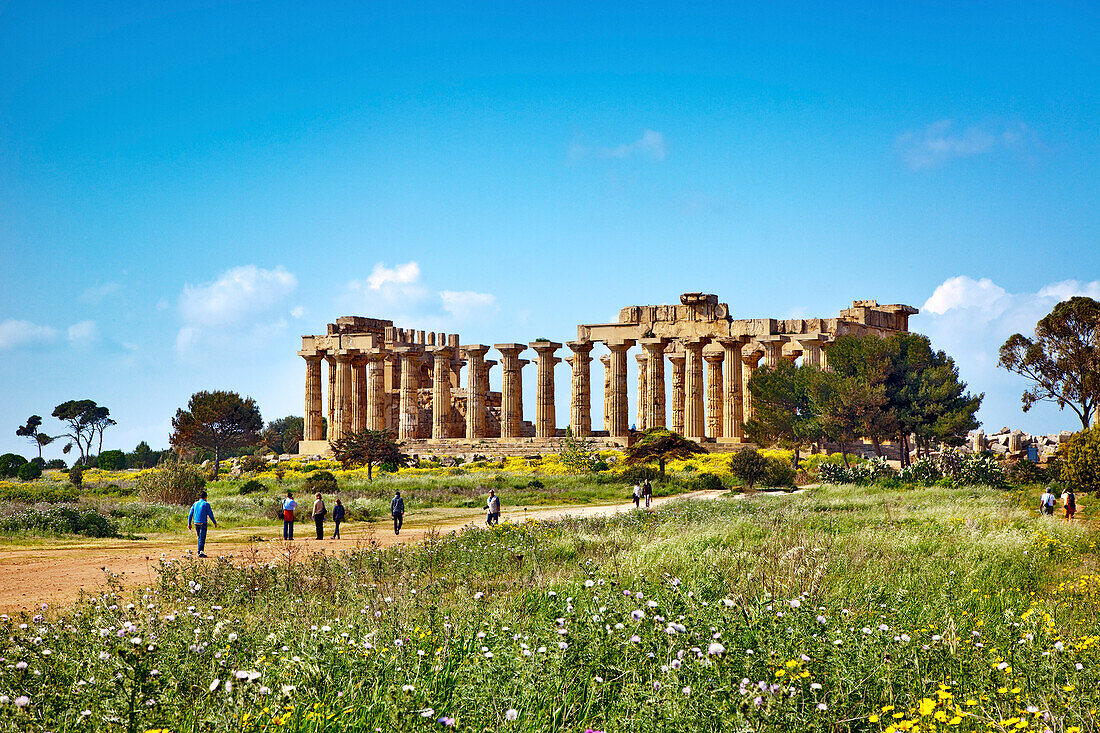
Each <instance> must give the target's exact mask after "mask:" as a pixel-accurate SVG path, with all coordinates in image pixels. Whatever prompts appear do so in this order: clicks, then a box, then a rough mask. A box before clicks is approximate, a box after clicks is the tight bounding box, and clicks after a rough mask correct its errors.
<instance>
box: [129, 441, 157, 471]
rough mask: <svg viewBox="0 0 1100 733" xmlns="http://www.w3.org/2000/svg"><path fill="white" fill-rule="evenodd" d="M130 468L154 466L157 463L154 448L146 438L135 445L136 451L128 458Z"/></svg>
mask: <svg viewBox="0 0 1100 733" xmlns="http://www.w3.org/2000/svg"><path fill="white" fill-rule="evenodd" d="M127 461H128V463H129V464H130V468H152V467H153V466H155V465H157V459H156V456H154V455H153V449H152V448H150V447H149V444H148V443H146V442H145V441H144V440H143V441H141V442H140V443H138V444H137V445H136V446H135V447H134V452H133V453H131V454H130V455H129V457H128V458H127Z"/></svg>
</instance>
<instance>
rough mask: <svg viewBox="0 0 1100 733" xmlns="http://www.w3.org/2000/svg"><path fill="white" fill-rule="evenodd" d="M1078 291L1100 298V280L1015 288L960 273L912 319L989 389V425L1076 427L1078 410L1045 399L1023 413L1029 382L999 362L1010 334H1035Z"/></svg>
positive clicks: (972, 381)
mask: <svg viewBox="0 0 1100 733" xmlns="http://www.w3.org/2000/svg"><path fill="white" fill-rule="evenodd" d="M1075 295H1086V296H1089V297H1092V298H1097V299H1100V281H1094V282H1088V283H1081V282H1078V281H1076V280H1065V281H1061V282H1054V283H1049V284H1047V285H1044V286H1042V287H1040V288H1038V289H1037V290H1035V291H1034V292H1022V293H1010V292H1008V291H1007V290H1006V289H1004V288H1002V287H1001V286H999V285H997V284H996V283H995V282H993V281H992V280H990V279H988V278H980V279H977V280H975V279H973V278H970V277H967V276H965V275H960V276H956V277H951V278H948V279H947V280H944V281H943V283H941V284H940V285H939V286H938V287H937V288H936V289H935V291H933V293H932V295H931V296H930V297H929V298H928V300H927V301H926V302H925V304H924V306H923V308H922V309H921V314H920V315H919V316H916V317H915V318H914V319H913V320H912V321H911V322H910V323H911V327H912V328H913V329H914V330H915V331H919V332H920V333H924V334H925V335H927V336H928V337H929V338H930V339H932V345H933V346H934V347H935V348H936V349H942V350H944V351H946V352H947V353H948V354H949V355H950V356H952V357H953V358H954V359H955V362H956V364H957V365H958V367H959V373H960V375H961V376H962V378H963V380H965V381H967V382H968V383H969V385H970V390H971V391H972V392H985V393H986V398H985V401H984V402H983V403H982V409H981V412H980V414H979V418H980V419H981V420H982V422H983V423H985V425H986V428H987V429H989V428H992V429H996V428H1000V427H1001V426H1002V425H1008V426H1011V427H1019V428H1021V429H1023V430H1027V431H1029V432H1052V431H1057V430H1060V429H1077V427H1079V425H1075V423H1076V421H1077V417H1076V415H1074V414H1072V412H1070V411H1063V412H1062V413H1059V412H1058V410H1057V408H1056V407H1051V406H1046V405H1043V406H1039V407H1036V408H1033V409H1032V410H1031V412H1029V413H1027V414H1026V415H1025V414H1023V412H1022V411H1021V407H1020V395H1021V394H1023V391H1024V390H1025V389H1027V387H1028V384H1027V382H1026V381H1025V380H1024V379H1023V378H1022V377H1019V376H1017V375H1014V374H1011V373H1010V372H1007V371H1006V370H1004V369H1001V368H999V367H998V366H997V360H998V358H999V350H1000V347H1001V344H1003V343H1004V342H1005V341H1006V340H1007V339H1008V337H1009V336H1011V335H1012V334H1014V333H1022V334H1024V335H1025V336H1029V337H1030V336H1031V335H1032V334H1033V333H1034V330H1035V324H1036V323H1037V322H1038V321H1039V319H1040V318H1042V317H1043V316H1045V315H1046V314H1047V313H1050V311H1051V310H1052V309H1053V308H1054V306H1055V305H1057V304H1058V303H1059V302H1061V301H1063V300H1066V299H1068V298H1071V297H1073V296H1075Z"/></svg>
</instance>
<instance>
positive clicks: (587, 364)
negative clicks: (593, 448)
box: [565, 341, 595, 438]
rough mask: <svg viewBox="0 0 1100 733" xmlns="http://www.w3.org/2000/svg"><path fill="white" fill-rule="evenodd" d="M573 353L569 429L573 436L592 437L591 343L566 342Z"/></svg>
mask: <svg viewBox="0 0 1100 733" xmlns="http://www.w3.org/2000/svg"><path fill="white" fill-rule="evenodd" d="M565 345H566V346H568V347H569V349H570V350H571V351H572V352H573V363H572V364H570V367H572V370H573V378H572V381H571V382H570V388H571V389H570V399H569V427H570V429H572V431H573V435H575V436H577V437H578V438H585V437H588V436H589V435H592V347H593V346H595V344H593V343H592V342H591V341H568V342H566V344H565Z"/></svg>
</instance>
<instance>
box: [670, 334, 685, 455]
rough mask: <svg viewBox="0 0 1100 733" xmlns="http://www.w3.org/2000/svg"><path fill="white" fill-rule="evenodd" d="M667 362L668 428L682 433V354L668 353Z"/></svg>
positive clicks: (683, 361)
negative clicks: (669, 390)
mask: <svg viewBox="0 0 1100 733" xmlns="http://www.w3.org/2000/svg"><path fill="white" fill-rule="evenodd" d="M668 360H669V362H671V363H672V423H671V424H670V425H669V429H670V430H671V431H672V432H674V433H679V434H680V435H683V434H684V363H685V359H684V355H683V354H681V353H675V354H669V355H668Z"/></svg>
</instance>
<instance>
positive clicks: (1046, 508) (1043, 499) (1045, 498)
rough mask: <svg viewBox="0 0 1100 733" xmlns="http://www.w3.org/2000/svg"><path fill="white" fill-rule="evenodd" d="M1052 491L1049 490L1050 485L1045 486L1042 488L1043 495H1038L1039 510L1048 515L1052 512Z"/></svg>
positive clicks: (1053, 499) (1053, 500)
mask: <svg viewBox="0 0 1100 733" xmlns="http://www.w3.org/2000/svg"><path fill="white" fill-rule="evenodd" d="M1055 501H1056V499H1055V498H1054V492H1052V491H1051V490H1050V487H1049V486H1048V487H1046V489H1044V490H1043V495H1042V496H1040V497H1039V511H1040V512H1042V513H1043V514H1045V515H1047V516H1048V517H1049V516H1050V515H1052V514H1054V502H1055Z"/></svg>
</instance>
